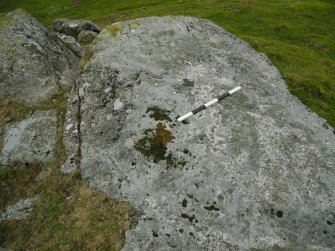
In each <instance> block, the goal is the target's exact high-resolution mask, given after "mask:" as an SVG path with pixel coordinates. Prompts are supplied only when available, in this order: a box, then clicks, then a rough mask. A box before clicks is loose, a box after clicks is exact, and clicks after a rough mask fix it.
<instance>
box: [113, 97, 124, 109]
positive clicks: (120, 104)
mask: <svg viewBox="0 0 335 251" xmlns="http://www.w3.org/2000/svg"><path fill="white" fill-rule="evenodd" d="M123 106H124V104H123V102H121V101H120V99H119V98H117V99H116V100H115V102H114V110H116V111H117V110H120V109H122V108H123Z"/></svg>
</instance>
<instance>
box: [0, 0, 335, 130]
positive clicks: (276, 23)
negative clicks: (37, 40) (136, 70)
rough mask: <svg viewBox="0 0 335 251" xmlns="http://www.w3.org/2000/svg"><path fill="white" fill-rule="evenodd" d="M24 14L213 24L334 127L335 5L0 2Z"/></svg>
mask: <svg viewBox="0 0 335 251" xmlns="http://www.w3.org/2000/svg"><path fill="white" fill-rule="evenodd" d="M16 8H24V9H26V10H27V11H28V12H30V13H31V14H32V15H33V16H35V17H36V18H37V19H38V20H40V21H41V22H42V23H43V24H45V25H47V26H49V25H50V24H51V22H52V21H53V20H54V19H56V18H60V17H66V18H72V19H74V18H86V19H91V20H93V21H94V22H96V23H98V24H99V25H100V26H105V25H107V24H110V23H113V22H117V21H122V20H128V19H132V18H135V17H144V16H162V15H190V16H196V17H200V18H206V19H209V20H212V21H213V22H215V23H216V24H218V25H220V26H221V27H223V28H225V29H226V30H227V31H229V32H232V33H233V34H235V35H237V36H238V37H240V38H242V39H244V40H246V41H248V42H249V43H250V44H251V45H252V46H253V47H254V48H255V49H256V50H258V51H262V52H264V53H265V54H266V55H268V57H269V58H270V59H271V61H272V62H273V63H274V64H275V66H277V67H278V68H279V70H280V72H281V74H282V75H283V77H284V79H285V80H286V83H287V85H288V87H289V90H290V91H291V93H292V94H294V95H296V96H297V97H298V98H299V99H300V100H302V102H303V103H304V104H305V105H306V106H308V107H309V108H310V109H311V110H312V111H314V112H316V113H318V114H319V115H320V116H321V117H324V118H325V119H327V120H328V123H329V124H330V125H332V126H333V127H335V71H334V69H335V43H334V41H335V29H334V23H335V14H334V13H335V1H327V0H307V1H306V0H293V1H292V0H274V1H268V0H225V1H221V0H204V1H196V0H182V1H175V0H165V1H162V0H140V1H132V0H124V1H110V0H101V1H93V0H86V1H76V4H73V3H72V2H71V1H65V0H55V1H42V0H35V1H32V0H18V1H8V0H7V1H1V2H0V11H1V12H6V11H10V10H13V9H16Z"/></svg>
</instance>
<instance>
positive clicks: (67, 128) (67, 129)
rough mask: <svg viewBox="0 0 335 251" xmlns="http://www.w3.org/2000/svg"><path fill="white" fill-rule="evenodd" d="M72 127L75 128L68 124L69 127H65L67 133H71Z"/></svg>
mask: <svg viewBox="0 0 335 251" xmlns="http://www.w3.org/2000/svg"><path fill="white" fill-rule="evenodd" d="M72 127H73V124H68V125H67V126H66V127H65V131H70V130H71V128H72Z"/></svg>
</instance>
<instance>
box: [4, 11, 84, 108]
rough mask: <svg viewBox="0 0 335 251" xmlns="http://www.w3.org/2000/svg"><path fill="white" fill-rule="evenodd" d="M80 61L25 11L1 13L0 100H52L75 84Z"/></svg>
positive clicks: (31, 102)
mask: <svg viewBox="0 0 335 251" xmlns="http://www.w3.org/2000/svg"><path fill="white" fill-rule="evenodd" d="M77 61H78V59H77V57H76V56H75V55H74V54H73V53H72V52H71V51H70V50H69V49H68V48H67V47H66V46H64V44H63V42H62V41H61V40H60V39H59V38H58V37H57V36H55V35H54V34H51V33H48V32H47V30H46V29H45V28H44V27H43V26H42V25H41V24H40V23H39V22H38V21H37V20H35V19H34V18H33V17H31V16H30V15H29V14H28V13H27V12H25V11H24V10H21V9H19V10H15V11H13V12H9V13H7V14H1V15H0V90H1V91H0V99H3V98H17V99H21V100H24V101H25V102H26V103H27V104H29V105H31V104H37V103H39V102H40V101H42V100H45V99H48V98H50V97H52V96H53V95H55V94H57V93H59V92H60V91H61V90H62V89H63V88H64V87H66V86H71V85H72V82H73V79H74V78H75V77H76V75H77V74H78V62H77ZM69 73H71V75H72V77H70V78H69V77H68V75H69Z"/></svg>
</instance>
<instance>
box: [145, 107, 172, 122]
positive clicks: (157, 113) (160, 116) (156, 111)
mask: <svg viewBox="0 0 335 251" xmlns="http://www.w3.org/2000/svg"><path fill="white" fill-rule="evenodd" d="M146 113H150V118H154V119H155V120H156V121H164V120H165V121H167V122H172V119H171V118H170V117H169V114H170V113H171V111H169V110H165V109H162V108H159V107H157V106H152V107H149V108H147V111H146Z"/></svg>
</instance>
